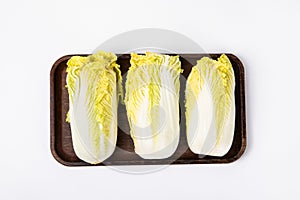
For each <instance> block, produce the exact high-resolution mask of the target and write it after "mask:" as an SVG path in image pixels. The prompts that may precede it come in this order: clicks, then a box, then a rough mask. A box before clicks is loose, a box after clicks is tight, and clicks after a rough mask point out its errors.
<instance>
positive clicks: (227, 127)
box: [185, 54, 235, 156]
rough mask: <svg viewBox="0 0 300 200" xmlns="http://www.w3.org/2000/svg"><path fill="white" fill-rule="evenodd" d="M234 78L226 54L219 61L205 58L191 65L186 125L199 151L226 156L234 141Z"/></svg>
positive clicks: (187, 91) (192, 142) (193, 146)
mask: <svg viewBox="0 0 300 200" xmlns="http://www.w3.org/2000/svg"><path fill="white" fill-rule="evenodd" d="M234 88H235V78H234V72H233V69H232V65H231V63H230V61H229V59H228V58H227V56H226V55H224V54H223V55H222V56H221V57H220V58H219V59H218V61H216V60H212V59H210V58H208V57H203V58H202V59H201V60H199V61H198V62H197V65H196V66H194V67H193V68H192V71H191V73H190V75H189V77H188V79H187V85H186V99H185V106H186V128H187V141H188V145H189V147H190V149H191V150H192V151H193V152H194V153H196V154H204V155H212V156H223V155H225V154H226V153H227V152H228V151H229V149H230V147H231V145H232V141H233V136H234V123H235V99H234Z"/></svg>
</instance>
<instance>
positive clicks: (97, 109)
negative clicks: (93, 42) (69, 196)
mask: <svg viewBox="0 0 300 200" xmlns="http://www.w3.org/2000/svg"><path fill="white" fill-rule="evenodd" d="M116 59H117V57H116V55H114V54H112V53H106V52H103V51H100V52H98V53H97V54H94V55H91V56H88V57H79V56H73V57H72V58H71V59H70V60H69V61H68V63H67V65H68V68H67V72H68V74H67V88H68V93H69V114H68V118H67V121H69V122H70V126H71V132H72V141H73V147H74V150H75V153H76V155H77V156H78V157H79V158H80V159H82V160H84V161H86V162H88V163H92V164H97V163H100V162H102V161H104V160H105V159H106V158H108V157H109V156H110V155H111V154H112V153H113V151H114V149H115V146H116V140H117V107H118V98H119V96H120V95H121V96H122V88H121V81H122V80H121V72H120V70H119V65H117V64H116Z"/></svg>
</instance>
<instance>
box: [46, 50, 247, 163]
mask: <svg viewBox="0 0 300 200" xmlns="http://www.w3.org/2000/svg"><path fill="white" fill-rule="evenodd" d="M221 54H225V55H226V56H228V57H229V59H232V60H234V62H235V63H236V64H237V67H238V68H239V72H240V75H239V80H240V99H241V108H240V110H241V119H243V121H244V123H242V126H241V138H242V139H241V148H240V149H239V151H238V152H237V153H236V154H235V155H234V156H232V157H229V158H221V157H220V158H213V159H209V160H205V159H204V160H180V158H178V159H176V160H174V161H173V162H171V163H165V164H164V163H156V162H157V160H154V161H152V162H153V163H144V162H145V161H146V160H135V161H130V160H129V161H113V162H114V164H111V165H110V166H113V165H114V166H117V165H124V166H126V165H127V166H128V165H134V166H137V165H166V164H168V165H170V164H172V165H174V164H175V165H180V164H228V163H233V162H235V161H237V160H238V159H239V158H240V157H241V156H242V155H243V154H244V152H245V150H246V147H247V129H246V128H247V118H246V88H245V87H246V86H245V69H244V65H243V63H242V62H241V60H240V59H239V58H238V57H237V56H235V55H234V54H232V53H179V54H166V55H179V56H180V57H183V56H187V57H193V56H198V57H199V55H203V56H205V55H207V56H211V55H221ZM88 55H91V54H68V55H64V56H62V57H60V58H59V59H57V60H56V61H55V62H54V64H53V65H52V68H51V71H50V150H51V154H52V156H53V157H54V159H55V160H56V161H57V162H58V163H60V164H62V165H64V166H68V167H84V166H105V164H103V163H99V164H96V165H93V164H89V163H86V162H84V161H79V162H69V161H66V160H64V159H63V158H61V157H60V156H59V154H58V153H57V151H56V148H55V73H56V70H57V67H58V66H59V65H60V64H61V63H62V62H64V61H66V60H68V59H69V58H70V57H72V56H88ZM116 55H117V57H118V58H119V57H120V56H130V54H116ZM147 162H149V160H147ZM124 163H125V164H124Z"/></svg>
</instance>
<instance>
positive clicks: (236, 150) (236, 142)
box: [50, 54, 246, 166]
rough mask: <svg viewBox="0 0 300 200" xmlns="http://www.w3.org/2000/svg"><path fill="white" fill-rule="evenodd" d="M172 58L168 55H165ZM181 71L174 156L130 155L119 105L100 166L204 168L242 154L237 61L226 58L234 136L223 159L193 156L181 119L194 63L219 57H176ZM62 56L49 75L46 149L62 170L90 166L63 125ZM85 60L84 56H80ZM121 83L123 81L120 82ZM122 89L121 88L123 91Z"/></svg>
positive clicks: (121, 59) (124, 65)
mask: <svg viewBox="0 0 300 200" xmlns="http://www.w3.org/2000/svg"><path fill="white" fill-rule="evenodd" d="M169 55H172V54H169ZM179 55H180V61H181V67H182V69H184V71H183V74H182V75H183V77H181V78H180V82H181V85H180V105H181V113H180V114H181V117H180V120H181V121H180V130H181V131H180V141H179V145H178V148H177V150H176V152H175V153H174V154H173V155H172V156H171V157H169V158H167V159H158V160H155V159H153V160H145V159H142V158H141V157H140V156H138V155H137V154H135V153H134V146H133V141H132V139H131V137H130V135H129V134H128V133H129V125H128V120H127V116H126V109H125V106H124V105H122V104H119V108H118V124H119V128H118V138H117V147H116V149H115V151H114V153H113V155H112V156H111V157H109V158H108V159H107V160H106V161H104V162H103V163H101V164H98V165H99V166H101V165H148V164H150V165H156V164H159V165H161V164H165V165H166V164H204V163H207V164H209V163H230V162H233V161H235V160H237V159H238V158H240V157H241V155H242V154H243V153H244V151H245V148H246V113H245V112H246V108H245V74H244V67H243V64H242V63H241V61H240V60H239V59H238V58H237V57H236V56H234V55H233V54H226V55H227V56H228V58H229V59H230V61H231V63H232V66H233V70H234V74H235V82H236V86H235V104H236V118H235V132H234V138H233V144H232V146H231V148H230V150H229V152H228V153H227V154H226V155H224V156H223V157H213V156H204V155H197V154H194V153H193V152H192V151H191V150H190V149H189V148H188V145H187V140H186V131H185V115H184V112H185V110H184V91H185V79H186V78H187V77H188V75H189V73H190V71H191V69H192V67H193V66H194V65H196V62H197V60H199V59H201V58H202V57H203V56H210V57H211V58H212V59H217V58H218V57H219V56H220V55H221V54H179ZM72 56H74V55H66V56H63V57H61V58H60V59H58V60H57V61H56V62H55V63H54V65H53V67H52V69H51V73H50V147H51V152H52V155H53V156H54V158H55V159H56V160H57V161H58V162H59V163H61V164H63V165H66V166H94V165H91V164H89V163H86V162H84V161H82V160H80V159H79V158H78V157H77V156H76V154H75V152H74V149H73V146H72V137H71V129H70V125H69V123H67V122H66V120H65V119H66V113H67V111H68V108H69V99H68V91H67V88H66V87H65V85H66V63H67V61H68V59H69V58H70V57H72ZM80 56H86V55H80ZM129 61H130V55H128V54H122V55H118V60H117V63H118V64H120V66H121V67H120V68H121V71H122V75H125V76H123V77H125V78H124V79H126V72H127V71H128V68H129V66H130V63H129ZM124 82H125V80H124ZM124 88H125V87H124Z"/></svg>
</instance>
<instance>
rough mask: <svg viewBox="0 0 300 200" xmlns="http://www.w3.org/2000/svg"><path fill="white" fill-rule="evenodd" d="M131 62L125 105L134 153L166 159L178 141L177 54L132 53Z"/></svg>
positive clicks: (180, 71)
mask: <svg viewBox="0 0 300 200" xmlns="http://www.w3.org/2000/svg"><path fill="white" fill-rule="evenodd" d="M130 63H131V66H130V68H129V71H128V75H127V81H126V95H125V105H126V109H127V116H128V121H129V125H130V128H131V130H130V134H131V137H132V139H133V141H134V146H135V152H136V153H137V154H139V155H140V156H141V157H143V158H145V159H160V158H167V157H169V156H171V155H172V154H173V153H174V151H175V150H176V148H177V145H178V141H179V88H180V82H179V76H180V73H182V69H181V67H180V66H181V64H180V61H179V56H168V55H160V54H155V53H146V55H137V54H135V53H132V54H131V60H130Z"/></svg>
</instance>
